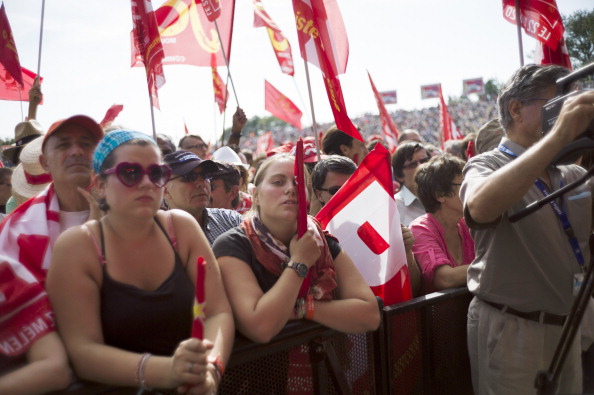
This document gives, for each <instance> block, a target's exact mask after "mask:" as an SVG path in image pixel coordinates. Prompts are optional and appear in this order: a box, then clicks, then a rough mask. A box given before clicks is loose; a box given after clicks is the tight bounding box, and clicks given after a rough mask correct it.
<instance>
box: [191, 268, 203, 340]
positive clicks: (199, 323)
mask: <svg viewBox="0 0 594 395" xmlns="http://www.w3.org/2000/svg"><path fill="white" fill-rule="evenodd" d="M205 265H206V263H205V262H204V258H203V257H199V258H198V261H197V262H196V285H195V293H196V299H195V300H194V322H193V323H192V337H193V338H195V339H200V340H202V339H204V320H205V319H206V314H205V313H204V309H205V308H206V300H205V298H204V289H205V286H206V285H205V283H204V280H205V276H206V270H205V268H204V266H205Z"/></svg>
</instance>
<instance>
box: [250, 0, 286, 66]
mask: <svg viewBox="0 0 594 395" xmlns="http://www.w3.org/2000/svg"><path fill="white" fill-rule="evenodd" d="M253 2H254V27H262V26H264V27H266V31H267V32H268V37H269V38H270V43H271V44H272V49H274V54H275V55H276V59H277V60H278V64H279V65H280V68H281V71H282V72H283V73H285V74H288V75H291V76H292V75H295V68H294V66H293V55H292V53H291V44H289V40H287V38H286V37H285V36H284V35H283V33H282V32H281V30H280V28H279V27H278V26H277V25H276V23H274V21H273V20H272V19H271V18H270V16H269V15H268V13H267V12H266V11H265V10H264V6H263V5H262V3H261V2H260V0H253Z"/></svg>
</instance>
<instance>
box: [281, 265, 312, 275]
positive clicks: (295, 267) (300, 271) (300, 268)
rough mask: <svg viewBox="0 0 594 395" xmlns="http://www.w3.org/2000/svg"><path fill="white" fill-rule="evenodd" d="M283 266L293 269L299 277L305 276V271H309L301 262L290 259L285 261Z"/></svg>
mask: <svg viewBox="0 0 594 395" xmlns="http://www.w3.org/2000/svg"><path fill="white" fill-rule="evenodd" d="M285 267H288V268H290V269H293V270H295V272H297V275H298V276H299V277H301V278H305V276H307V272H308V271H309V268H308V267H307V265H306V264H305V263H301V262H293V261H290V262H289V263H287V265H286V266H285Z"/></svg>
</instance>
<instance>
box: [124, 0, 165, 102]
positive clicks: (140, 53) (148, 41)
mask: <svg viewBox="0 0 594 395" xmlns="http://www.w3.org/2000/svg"><path fill="white" fill-rule="evenodd" d="M132 23H133V28H132V33H131V35H132V67H133V66H137V65H140V64H144V68H145V70H146V81H147V83H148V89H149V93H150V95H151V97H152V102H153V106H154V107H156V108H159V95H158V93H157V89H159V88H161V87H162V86H163V85H164V84H165V74H164V72H163V64H162V62H163V57H164V53H163V45H162V44H161V37H160V36H159V28H158V26H157V21H156V19H155V13H154V12H153V6H152V5H151V1H150V0H132Z"/></svg>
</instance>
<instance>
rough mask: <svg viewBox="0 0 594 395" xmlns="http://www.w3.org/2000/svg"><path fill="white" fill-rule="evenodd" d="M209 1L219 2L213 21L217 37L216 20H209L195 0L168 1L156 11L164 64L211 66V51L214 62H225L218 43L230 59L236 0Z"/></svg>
mask: <svg viewBox="0 0 594 395" xmlns="http://www.w3.org/2000/svg"><path fill="white" fill-rule="evenodd" d="M212 2H214V3H219V4H220V13H221V14H220V17H218V18H217V20H216V22H217V25H218V27H219V32H220V33H221V39H220V40H219V36H218V34H217V29H216V26H215V22H214V21H210V20H209V19H208V17H207V16H206V14H205V13H204V11H203V10H202V9H201V7H200V6H199V5H198V4H197V2H195V1H194V0H168V1H166V2H165V3H164V4H163V5H162V6H161V7H159V8H158V9H157V10H156V11H155V16H156V18H157V23H158V25H159V32H160V34H161V38H162V40H163V49H164V51H165V58H164V59H163V64H186V65H192V66H205V67H211V66H212V62H211V56H212V55H213V54H214V56H215V65H225V64H226V63H225V58H224V57H223V51H222V49H221V43H222V44H223V45H224V50H225V54H226V55H227V59H228V60H229V61H231V36H232V33H233V15H234V11H235V0H220V2H218V1H212Z"/></svg>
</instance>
